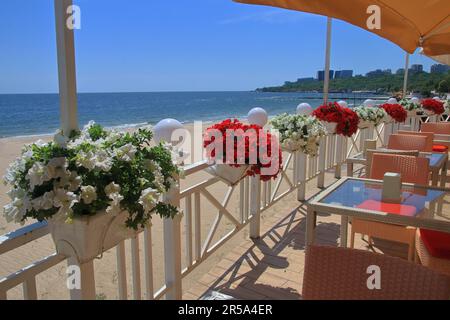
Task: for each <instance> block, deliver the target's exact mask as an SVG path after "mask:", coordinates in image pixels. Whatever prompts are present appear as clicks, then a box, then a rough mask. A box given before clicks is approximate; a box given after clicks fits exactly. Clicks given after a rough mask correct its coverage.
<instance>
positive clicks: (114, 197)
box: [106, 192, 123, 215]
mask: <svg viewBox="0 0 450 320" xmlns="http://www.w3.org/2000/svg"><path fill="white" fill-rule="evenodd" d="M108 197H109V198H110V199H111V201H110V202H109V206H108V208H106V213H109V214H112V215H118V214H119V213H120V212H121V211H122V208H121V207H120V202H121V201H122V200H123V196H122V195H121V194H120V193H119V192H114V193H111V194H109V195H108Z"/></svg>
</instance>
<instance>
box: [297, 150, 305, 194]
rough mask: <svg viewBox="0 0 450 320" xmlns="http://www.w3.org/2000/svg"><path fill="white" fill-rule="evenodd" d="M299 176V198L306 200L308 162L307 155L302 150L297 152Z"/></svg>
mask: <svg viewBox="0 0 450 320" xmlns="http://www.w3.org/2000/svg"><path fill="white" fill-rule="evenodd" d="M297 157H298V159H297V168H296V170H297V177H298V180H297V181H296V182H297V183H298V184H299V185H298V190H297V200H298V201H304V200H305V198H306V162H307V155H306V154H305V153H303V152H301V151H299V152H297Z"/></svg>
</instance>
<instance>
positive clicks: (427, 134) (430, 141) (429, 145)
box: [397, 130, 434, 152]
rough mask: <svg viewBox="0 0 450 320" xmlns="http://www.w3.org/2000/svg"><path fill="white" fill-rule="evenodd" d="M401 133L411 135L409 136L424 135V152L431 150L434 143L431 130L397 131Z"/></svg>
mask: <svg viewBox="0 0 450 320" xmlns="http://www.w3.org/2000/svg"><path fill="white" fill-rule="evenodd" d="M397 133H398V134H401V135H411V136H425V137H426V138H427V145H426V150H424V152H433V144H434V133H433V132H425V131H422V132H414V131H403V130H400V131H398V132H397Z"/></svg>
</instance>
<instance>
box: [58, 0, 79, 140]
mask: <svg viewBox="0 0 450 320" xmlns="http://www.w3.org/2000/svg"><path fill="white" fill-rule="evenodd" d="M72 4H73V2H72V0H55V21H56V46H57V54H58V78H59V101H60V112H61V129H62V130H63V133H64V135H66V136H69V135H70V133H71V131H72V130H77V129H78V114H77V81H76V69H75V41H74V33H73V30H72V29H71V28H69V27H68V25H67V20H68V19H69V14H68V13H67V10H68V8H69V7H70V6H72Z"/></svg>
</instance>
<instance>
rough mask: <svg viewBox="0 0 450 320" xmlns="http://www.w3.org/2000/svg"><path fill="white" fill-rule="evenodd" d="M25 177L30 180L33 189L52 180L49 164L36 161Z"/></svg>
mask: <svg viewBox="0 0 450 320" xmlns="http://www.w3.org/2000/svg"><path fill="white" fill-rule="evenodd" d="M25 178H26V179H27V180H28V181H29V182H30V187H31V189H34V188H35V187H36V186H40V185H42V184H43V183H44V182H46V181H50V180H51V176H50V174H49V172H48V169H47V166H45V165H44V164H43V163H41V162H36V163H35V164H33V166H32V167H31V168H30V170H28V173H27V175H26V176H25Z"/></svg>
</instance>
